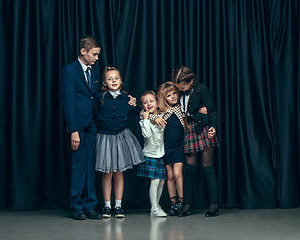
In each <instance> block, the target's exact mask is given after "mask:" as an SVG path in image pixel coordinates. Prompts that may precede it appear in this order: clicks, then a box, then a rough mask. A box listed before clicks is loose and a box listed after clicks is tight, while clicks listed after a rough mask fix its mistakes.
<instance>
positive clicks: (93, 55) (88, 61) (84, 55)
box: [79, 47, 101, 66]
mask: <svg viewBox="0 0 300 240" xmlns="http://www.w3.org/2000/svg"><path fill="white" fill-rule="evenodd" d="M100 51H101V49H100V48H99V47H93V48H91V49H90V50H89V51H87V50H86V49H85V48H81V49H80V56H79V59H80V61H81V62H82V63H83V64H85V65H90V66H91V65H94V64H95V62H96V61H97V60H98V57H99V54H100Z"/></svg>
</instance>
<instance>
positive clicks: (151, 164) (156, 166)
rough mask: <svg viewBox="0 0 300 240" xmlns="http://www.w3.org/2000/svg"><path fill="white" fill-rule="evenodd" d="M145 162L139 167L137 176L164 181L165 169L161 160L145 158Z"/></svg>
mask: <svg viewBox="0 0 300 240" xmlns="http://www.w3.org/2000/svg"><path fill="white" fill-rule="evenodd" d="M145 158H146V161H145V162H143V163H142V164H140V165H139V167H138V171H137V176H139V177H148V178H157V179H166V169H165V164H164V159H163V158H151V157H145Z"/></svg>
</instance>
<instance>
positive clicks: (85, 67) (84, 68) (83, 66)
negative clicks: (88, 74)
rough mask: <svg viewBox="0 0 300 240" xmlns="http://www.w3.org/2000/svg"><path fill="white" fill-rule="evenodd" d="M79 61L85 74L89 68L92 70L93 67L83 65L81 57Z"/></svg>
mask: <svg viewBox="0 0 300 240" xmlns="http://www.w3.org/2000/svg"><path fill="white" fill-rule="evenodd" d="M78 61H79V63H80V65H81V67H82V70H83V71H84V72H85V71H86V70H87V68H88V67H89V68H90V69H92V66H90V65H85V64H83V63H82V62H81V61H80V59H79V57H78Z"/></svg>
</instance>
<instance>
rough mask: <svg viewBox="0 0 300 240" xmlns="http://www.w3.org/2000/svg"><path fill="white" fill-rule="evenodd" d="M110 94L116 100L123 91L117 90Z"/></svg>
mask: <svg viewBox="0 0 300 240" xmlns="http://www.w3.org/2000/svg"><path fill="white" fill-rule="evenodd" d="M109 92H110V94H111V95H112V96H113V98H116V97H117V96H119V95H121V91H120V90H117V91H115V92H113V91H109Z"/></svg>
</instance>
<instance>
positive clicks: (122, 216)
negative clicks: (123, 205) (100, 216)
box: [115, 214, 125, 218]
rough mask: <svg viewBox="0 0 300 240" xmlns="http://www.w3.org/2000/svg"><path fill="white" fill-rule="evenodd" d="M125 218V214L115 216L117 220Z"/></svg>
mask: <svg viewBox="0 0 300 240" xmlns="http://www.w3.org/2000/svg"><path fill="white" fill-rule="evenodd" d="M124 217H125V215H124V214H116V215H115V218H124Z"/></svg>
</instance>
